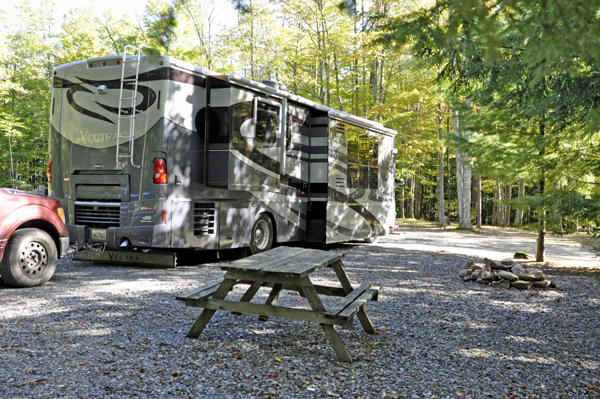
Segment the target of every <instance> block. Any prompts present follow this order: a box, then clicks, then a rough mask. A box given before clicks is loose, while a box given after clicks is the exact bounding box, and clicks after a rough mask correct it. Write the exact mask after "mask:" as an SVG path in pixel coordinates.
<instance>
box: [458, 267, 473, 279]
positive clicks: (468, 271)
mask: <svg viewBox="0 0 600 399" xmlns="http://www.w3.org/2000/svg"><path fill="white" fill-rule="evenodd" d="M471 273H473V271H472V270H471V269H462V270H461V271H460V272H458V277H460V278H464V277H467V276H470V275H471Z"/></svg>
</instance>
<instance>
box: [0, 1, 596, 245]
mask: <svg viewBox="0 0 600 399" xmlns="http://www.w3.org/2000/svg"><path fill="white" fill-rule="evenodd" d="M0 4H1V7H0V16H1V18H2V27H1V28H0V29H1V30H0V78H1V80H0V186H2V187H13V186H15V185H16V186H18V187H19V188H22V189H27V190H30V189H32V188H37V187H39V186H40V185H42V184H45V183H46V176H45V171H46V162H47V160H48V154H47V153H48V142H47V138H48V131H49V126H48V123H49V106H50V84H51V79H50V77H51V73H52V69H53V68H54V67H55V66H57V65H61V64H65V63H69V62H73V61H78V60H83V59H87V58H90V57H98V56H104V55H114V54H121V53H122V51H123V48H124V46H125V45H127V44H134V45H139V44H142V43H143V44H146V45H149V46H151V47H153V48H154V49H155V51H156V52H158V53H159V54H163V55H169V56H172V57H175V58H179V59H182V60H185V61H188V62H190V63H192V64H195V65H198V66H202V67H205V68H208V69H211V70H213V71H215V72H219V73H223V74H229V73H236V74H238V75H241V76H244V77H247V78H250V79H253V80H257V81H262V80H276V81H279V82H283V83H285V84H286V85H287V87H288V89H289V90H290V91H291V92H293V93H295V94H298V95H301V96H303V97H307V98H309V99H311V100H313V101H316V102H319V103H322V104H325V105H328V106H330V107H333V108H337V109H340V110H342V111H345V112H348V113H351V114H355V115H358V116H362V117H366V118H369V119H372V120H376V121H379V122H381V123H383V124H384V125H385V126H387V127H390V128H392V129H396V130H397V131H398V132H399V134H398V136H397V139H396V148H397V149H398V155H397V157H396V181H397V189H396V191H397V193H396V203H397V216H398V217H408V218H425V219H429V220H437V221H439V223H440V225H441V226H445V221H446V220H447V219H448V220H450V221H458V222H459V225H460V226H461V227H463V228H472V227H473V226H474V225H477V226H481V225H496V226H510V225H513V226H523V225H529V226H533V227H534V228H535V229H537V230H538V231H539V233H540V237H541V238H543V234H545V231H546V229H551V230H556V231H572V230H576V229H579V228H580V227H586V228H588V229H589V231H591V230H592V229H594V228H598V227H600V224H599V222H600V218H599V211H600V189H599V184H600V181H599V179H598V176H599V175H600V152H599V151H598V149H599V146H600V135H599V134H598V133H599V127H600V107H599V104H600V79H599V72H600V71H599V62H598V60H599V56H600V54H599V53H600V46H599V43H598V42H599V41H600V23H599V22H600V21H599V19H600V3H599V1H597V0H594V1H591V2H589V1H586V2H583V0H553V1H548V0H535V1H534V0H508V1H505V2H502V3H494V2H486V1H480V0H429V1H419V0H414V1H412V0H408V1H402V0H376V1H372V2H368V1H367V2H365V1H362V2H358V1H355V0H344V2H343V3H341V0H302V1H299V0H233V3H232V5H233V10H234V11H233V14H232V15H227V16H223V15H220V14H219V11H220V10H219V4H218V3H215V2H214V1H213V0H197V1H192V0H175V1H161V0H150V1H148V2H147V5H146V8H145V10H144V11H143V12H140V14H139V15H137V18H132V17H130V16H127V15H124V16H119V14H118V13H116V12H114V11H106V12H101V13H99V12H97V11H94V10H92V9H89V8H76V7H73V8H72V9H71V10H70V11H68V12H67V13H66V14H65V15H64V16H62V18H58V19H55V18H54V17H53V16H52V13H50V12H48V10H52V9H54V8H55V4H54V3H53V2H52V1H50V0H30V1H26V0H14V1H7V0H0ZM223 17H225V18H227V19H228V24H226V25H225V26H221V27H219V26H218V24H217V21H218V18H223ZM17 177H18V178H17ZM540 241H542V242H543V240H540Z"/></svg>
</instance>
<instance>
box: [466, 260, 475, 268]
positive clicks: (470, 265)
mask: <svg viewBox="0 0 600 399" xmlns="http://www.w3.org/2000/svg"><path fill="white" fill-rule="evenodd" d="M474 264H475V262H473V261H471V262H467V263H466V264H465V267H464V268H465V269H470V268H471V267H473V265H474Z"/></svg>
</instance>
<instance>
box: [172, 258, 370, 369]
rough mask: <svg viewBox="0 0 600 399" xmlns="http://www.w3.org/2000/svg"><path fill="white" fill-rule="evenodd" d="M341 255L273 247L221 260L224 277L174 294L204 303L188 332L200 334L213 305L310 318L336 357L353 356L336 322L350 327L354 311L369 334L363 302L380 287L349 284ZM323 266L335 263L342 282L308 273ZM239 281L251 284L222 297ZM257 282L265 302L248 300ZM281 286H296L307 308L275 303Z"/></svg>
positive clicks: (193, 302) (263, 317)
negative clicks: (329, 302)
mask: <svg viewBox="0 0 600 399" xmlns="http://www.w3.org/2000/svg"><path fill="white" fill-rule="evenodd" d="M345 256H346V253H344V252H336V251H322V250H318V249H307V248H291V247H277V248H275V249H272V250H269V251H266V252H263V253H259V254H256V255H253V256H250V257H248V258H245V259H240V260H237V261H234V262H231V263H228V264H224V265H223V266H221V269H222V270H225V271H226V273H225V276H224V278H222V279H218V280H215V281H212V282H210V283H208V284H206V285H204V286H203V287H200V288H197V289H195V290H192V291H190V292H188V293H186V294H184V295H180V296H178V297H177V299H178V300H181V301H184V302H185V305H186V306H194V307H199V308H203V309H204V310H203V311H202V313H201V314H200V316H199V317H198V319H197V320H196V322H195V323H194V325H193V326H192V328H191V329H190V331H189V332H188V334H187V337H188V338H198V336H199V335H200V334H201V333H202V331H203V330H204V328H205V327H206V325H207V324H208V322H209V321H210V319H211V318H212V316H213V315H214V314H215V312H216V311H217V310H225V311H229V312H232V313H234V314H241V313H249V314H255V315H258V316H259V320H263V321H264V320H268V318H269V317H281V318H286V319H294V320H304V321H311V322H315V323H319V324H320V325H321V327H322V328H323V331H324V332H325V335H326V337H327V339H328V340H329V343H330V344H331V346H332V347H333V350H334V352H335V354H336V356H337V358H338V359H339V360H340V361H343V362H348V363H350V362H352V359H351V358H350V355H349V354H348V352H347V351H346V348H345V347H344V344H343V343H342V340H341V339H340V336H339V334H338V332H337V330H336V329H335V327H334V326H336V325H339V326H347V327H350V326H352V325H353V321H354V316H355V315H356V316H357V317H358V319H359V321H360V323H361V324H362V327H363V328H364V330H365V331H366V332H367V333H368V334H375V333H376V331H375V328H374V327H373V324H372V323H371V320H370V319H369V316H368V315H367V312H366V311H365V306H366V305H367V303H368V302H369V301H371V300H375V301H376V300H377V295H378V293H379V287H375V286H371V285H369V284H362V285H360V286H358V287H356V288H353V287H352V284H351V283H350V279H349V278H348V275H347V274H346V270H345V269H344V265H343V264H342V258H343V257H345ZM326 266H327V267H332V268H333V270H334V271H335V274H336V276H337V278H338V280H339V282H340V284H341V287H330V286H325V285H317V284H313V283H312V282H311V280H310V279H309V275H310V274H311V273H314V272H316V271H318V270H319V269H321V268H323V267H326ZM238 284H245V285H249V286H250V287H249V288H248V289H247V290H246V292H245V293H244V294H243V295H242V297H241V298H240V299H239V300H226V299H225V297H226V296H227V294H228V293H229V291H231V290H232V289H233V287H234V286H235V285H238ZM261 287H267V288H270V289H271V291H270V293H269V296H268V298H267V300H266V301H265V303H264V304H258V303H251V302H250V301H251V300H252V298H254V296H255V295H256V293H257V292H258V290H259V289H260V288H261ZM282 290H291V291H296V292H298V293H299V295H300V296H302V297H305V298H306V299H307V300H308V303H309V304H310V307H311V310H308V309H298V308H292V307H284V306H276V303H277V300H278V299H279V294H280V293H281V291H282ZM319 295H329V296H336V297H341V299H340V300H339V301H338V302H337V303H336V304H335V306H333V307H330V308H329V309H327V308H326V307H325V305H324V304H323V302H322V301H321V298H320V297H319Z"/></svg>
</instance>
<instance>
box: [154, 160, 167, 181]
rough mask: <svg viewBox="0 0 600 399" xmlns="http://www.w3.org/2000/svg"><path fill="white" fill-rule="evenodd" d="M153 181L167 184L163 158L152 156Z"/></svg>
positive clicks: (165, 165) (165, 164)
mask: <svg viewBox="0 0 600 399" xmlns="http://www.w3.org/2000/svg"><path fill="white" fill-rule="evenodd" d="M154 183H155V184H167V163H166V162H165V160H164V159H163V158H154Z"/></svg>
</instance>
